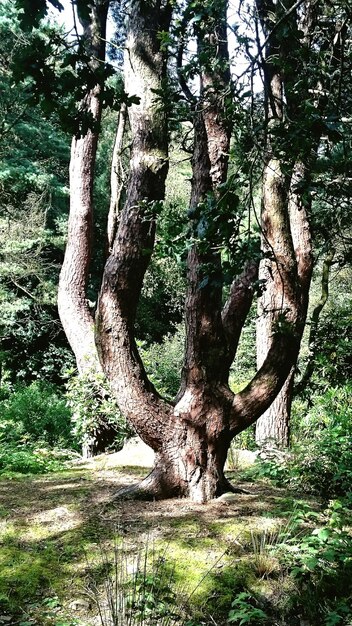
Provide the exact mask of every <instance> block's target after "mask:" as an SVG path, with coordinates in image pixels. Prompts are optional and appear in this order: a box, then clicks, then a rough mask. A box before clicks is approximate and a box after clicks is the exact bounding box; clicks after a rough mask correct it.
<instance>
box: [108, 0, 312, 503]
mask: <svg viewBox="0 0 352 626" xmlns="http://www.w3.org/2000/svg"><path fill="white" fill-rule="evenodd" d="M151 7H152V8H156V5H155V4H154V3H149V11H150V16H149V19H151V21H152V23H153V24H156V23H157V22H156V16H155V15H154V14H153V10H152V8H151ZM190 7H191V9H192V11H193V13H192V11H191V12H190V14H189V19H190V20H191V19H193V22H194V23H195V24H196V27H195V35H196V37H197V40H198V63H199V68H200V69H199V74H200V96H199V99H198V100H197V101H196V102H195V104H194V116H193V120H194V152H193V160H192V167H193V176H192V195H191V206H190V212H189V213H190V218H191V232H192V233H193V234H192V239H191V246H190V251H189V255H188V268H189V269H188V282H189V289H188V296H187V301H186V333H187V343H186V354H185V361H184V366H183V372H182V380H181V387H180V391H179V393H178V395H177V398H176V400H175V404H169V403H166V402H165V400H164V399H162V398H161V397H160V396H159V395H158V394H157V393H156V391H155V389H154V388H153V386H152V385H151V384H150V382H149V381H148V379H147V376H146V373H145V370H144V368H143V364H142V362H141V360H140V357H139V354H138V351H137V348H136V344H135V341H134V336H133V325H134V319H135V312H136V307H137V302H138V297H139V294H140V289H141V285H142V279H143V275H144V272H145V269H146V266H147V263H148V261H149V256H150V251H151V248H152V245H153V238H154V221H155V209H156V201H158V200H161V199H162V194H163V180H164V176H165V173H166V159H167V152H166V149H167V144H166V134H164V133H166V127H165V121H163V122H162V126H159V124H160V121H161V120H162V119H163V118H162V117H161V115H162V108H160V109H159V111H157V110H156V107H157V100H156V99H155V96H154V97H151V92H150V87H152V89H153V91H154V92H155V87H154V85H155V82H154V80H153V78H154V76H155V74H156V71H155V69H156V68H155V63H156V62H157V60H158V55H157V54H154V50H155V41H150V37H151V33H153V32H154V29H148V28H146V27H145V25H144V28H143V29H141V27H140V26H141V22H140V17H141V13H142V12H141V6H140V5H138V7H137V5H136V3H135V4H134V13H133V26H134V29H135V32H134V37H133V38H132V37H131V39H128V40H127V41H128V44H127V47H128V57H129V59H131V61H132V62H131V67H132V68H133V70H134V72H135V71H136V68H138V72H139V76H138V81H137V80H136V79H135V82H134V90H135V89H136V87H135V85H138V86H139V85H141V87H142V91H141V94H142V96H143V97H141V102H140V104H139V105H138V106H135V105H133V107H132V110H131V114H130V118H131V127H132V133H133V136H134V144H133V149H132V160H131V173H130V180H129V186H128V191H127V200H126V205H125V207H124V209H123V211H122V213H121V217H120V222H119V228H118V231H117V237H116V240H115V243H114V248H113V252H112V255H111V257H110V258H109V260H108V262H107V265H106V268H105V272H104V278H103V284H102V289H101V293H100V299H99V309H98V316H97V325H96V328H97V341H98V345H99V349H100V354H101V359H102V363H103V367H104V370H105V371H106V372H107V375H108V377H109V379H110V381H111V385H112V389H113V393H114V394H115V395H116V398H117V400H118V404H119V406H120V408H121V410H122V411H123V412H124V413H125V414H126V415H127V417H128V419H129V420H130V421H131V422H132V423H133V425H134V427H135V428H136V430H137V432H139V434H140V435H141V437H142V438H143V439H144V440H145V441H146V442H147V443H148V444H149V445H151V446H152V447H153V449H154V450H155V452H156V463H155V468H154V470H153V472H152V473H151V475H150V476H149V477H148V478H147V479H146V480H145V481H144V482H143V483H142V484H141V485H140V487H139V491H140V492H143V493H144V494H149V495H151V496H153V497H158V496H161V495H170V494H173V495H175V494H187V495H190V496H191V497H192V498H193V499H194V500H198V501H206V500H208V499H209V498H212V497H214V496H215V495H219V494H220V493H222V492H223V491H226V490H229V489H231V485H230V484H229V483H228V481H227V479H226V478H225V476H224V471H223V469H224V463H225V460H226V455H227V451H228V448H229V445H230V442H231V440H232V438H233V437H234V436H235V435H236V434H237V433H239V432H241V431H242V430H244V429H245V428H247V427H248V426H249V425H250V424H252V423H253V422H254V421H255V420H256V419H257V418H258V417H259V415H260V414H261V412H262V411H263V410H264V409H265V408H267V406H268V405H269V404H270V401H271V400H272V399H273V398H274V397H275V395H276V394H277V392H278V390H279V389H280V387H281V385H282V383H283V382H284V380H285V378H286V376H287V374H288V372H289V370H290V367H291V365H292V363H293V362H294V361H295V358H296V356H297V352H298V348H299V342H300V336H301V332H302V329H303V325H304V320H305V313H306V298H303V297H302V292H303V290H304V284H303V282H304V281H303V279H301V276H300V275H299V272H298V264H297V260H296V256H295V250H294V247H293V244H292V238H291V237H292V236H291V231H290V226H291V224H290V221H289V219H288V212H287V208H288V207H287V198H286V197H285V198H284V199H282V198H281V196H280V193H281V192H282V190H281V188H280V186H279V185H276V179H275V177H273V176H271V172H272V170H271V167H272V166H273V165H275V167H276V161H275V160H274V159H273V158H271V157H270V167H269V164H268V166H267V168H266V178H267V179H266V189H268V190H269V191H268V193H269V194H270V193H272V194H273V196H274V197H275V202H274V203H271V204H270V205H269V204H268V205H267V224H268V228H267V233H266V237H267V241H268V243H269V245H270V249H271V250H272V251H273V254H274V255H275V257H276V258H278V259H279V262H280V265H281V266H282V267H283V268H285V269H284V272H283V278H282V280H283V282H284V287H285V298H286V304H287V310H286V311H285V319H284V320H283V319H281V318H280V315H279V314H277V319H278V331H277V333H276V335H275V338H274V341H273V343H272V345H271V347H270V350H269V353H268V355H267V358H266V359H265V361H264V363H263V365H262V367H261V368H260V370H259V372H258V373H257V375H256V376H255V378H254V379H253V381H252V382H251V383H250V385H248V386H247V387H246V389H244V390H243V391H242V392H241V393H239V394H236V395H234V394H233V393H232V392H231V391H230V389H229V387H228V375H229V369H230V366H231V363H232V361H233V358H234V355H235V352H236V347H237V343H238V339H239V335H240V332H241V328H242V325H243V322H244V319H245V317H246V314H247V312H248V309H249V306H250V303H251V300H252V296H253V288H252V286H253V282H254V281H255V280H256V273H257V268H256V261H255V260H251V261H250V262H249V263H248V264H247V266H246V267H245V269H244V271H243V273H242V275H240V276H238V277H236V278H235V279H234V281H233V284H232V286H231V289H230V295H229V299H228V301H227V302H226V304H225V307H224V308H222V292H223V277H222V267H221V255H220V254H219V233H218V232H217V226H216V220H217V217H218V215H219V212H220V211H221V210H223V211H224V216H226V210H225V209H224V207H225V205H226V202H227V199H228V197H230V194H229V193H228V190H226V188H225V189H224V187H223V185H224V181H225V180H226V176H227V163H228V153H229V138H230V130H231V123H230V121H229V120H228V118H227V111H226V107H224V106H223V103H224V101H225V100H226V96H229V95H230V98H231V92H229V82H230V79H229V61H228V52H227V43H226V3H225V2H217V3H214V2H211V1H209V2H207V3H206V4H205V5H204V3H202V4H201V3H199V4H198V3H196V4H195V3H191V4H190ZM144 10H146V7H144ZM158 10H159V11H158V12H159V14H160V7H158ZM143 18H144V19H146V18H145V14H144V15H143ZM135 44H138V45H136V46H135ZM146 49H148V51H149V54H148V70H149V72H150V70H151V69H154V68H155V69H154V73H153V74H152V75H150V74H147V71H146V69H144V66H143V65H142V62H141V59H139V58H138V60H137V59H135V57H134V55H135V54H136V52H140V51H141V50H146ZM145 76H148V78H149V81H148V85H147V84H146V82H145ZM127 81H129V78H127ZM127 84H129V82H127ZM138 95H139V94H138ZM148 103H151V106H152V107H153V115H151V113H150V109H147V110H146V111H144V112H143V109H142V107H146V106H147V105H148ZM159 106H160V105H159ZM146 121H147V124H146ZM134 123H136V126H137V127H134ZM156 125H158V126H156ZM154 129H155V130H154ZM153 131H154V132H155V135H154V134H153ZM162 131H163V132H162ZM156 137H157V138H158V139H159V140H160V138H161V137H165V140H164V141H165V143H164V144H160V143H158V144H157V143H156ZM161 148H162V149H161ZM279 165H280V164H279V163H277V166H278V167H279ZM160 177H162V178H160ZM270 184H271V187H270ZM269 209H270V210H269ZM227 210H229V211H231V210H233V207H231V206H230V207H227ZM214 221H215V228H214ZM269 224H270V227H269ZM305 295H306V294H305Z"/></svg>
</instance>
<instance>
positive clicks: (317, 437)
mask: <svg viewBox="0 0 352 626" xmlns="http://www.w3.org/2000/svg"><path fill="white" fill-rule="evenodd" d="M351 393H352V387H351V384H350V383H347V384H346V385H344V386H343V387H336V388H332V389H329V390H328V391H326V392H325V393H324V394H322V395H317V396H315V398H314V404H313V406H312V407H311V409H310V410H308V411H307V412H306V414H305V416H304V417H301V419H300V423H299V425H297V426H296V428H297V431H296V433H295V440H296V443H295V445H294V446H293V448H292V451H291V452H290V454H288V455H284V454H283V455H280V457H279V458H272V459H270V458H266V459H262V458H260V457H258V458H257V461H256V464H255V466H254V468H252V469H251V470H250V472H251V473H252V475H255V476H257V477H262V478H268V479H270V480H272V481H273V482H274V483H275V484H278V485H282V484H286V485H291V486H292V487H294V488H295V489H297V490H301V489H304V490H305V491H307V492H312V493H317V494H319V495H320V496H322V497H323V498H324V499H329V498H332V497H334V496H336V495H339V496H341V495H345V494H348V493H349V492H350V491H351V479H352V412H351V402H350V398H351ZM299 406H300V410H304V409H306V405H304V404H303V405H302V404H300V405H299ZM296 420H297V418H296Z"/></svg>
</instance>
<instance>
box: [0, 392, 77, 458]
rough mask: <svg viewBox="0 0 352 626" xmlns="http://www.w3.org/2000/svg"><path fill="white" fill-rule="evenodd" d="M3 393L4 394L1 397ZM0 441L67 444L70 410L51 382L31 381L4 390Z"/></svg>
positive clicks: (71, 440) (70, 440)
mask: <svg viewBox="0 0 352 626" xmlns="http://www.w3.org/2000/svg"><path fill="white" fill-rule="evenodd" d="M4 396H5V397H4ZM6 396H7V397H6ZM0 411H1V418H0V443H2V445H6V444H10V445H16V444H20V445H24V444H27V443H30V444H34V443H41V444H43V445H46V446H50V447H54V446H58V445H60V446H63V447H70V446H72V445H74V443H75V441H74V438H73V435H72V432H71V430H72V424H71V413H70V410H69V408H68V407H67V405H66V402H65V399H64V398H63V397H62V395H61V394H60V392H59V391H58V389H57V388H56V387H54V385H51V384H49V383H45V382H34V383H31V385H29V386H28V387H25V386H24V385H17V386H15V387H14V389H8V391H7V393H6V392H4V391H3V396H2V399H1V401H0Z"/></svg>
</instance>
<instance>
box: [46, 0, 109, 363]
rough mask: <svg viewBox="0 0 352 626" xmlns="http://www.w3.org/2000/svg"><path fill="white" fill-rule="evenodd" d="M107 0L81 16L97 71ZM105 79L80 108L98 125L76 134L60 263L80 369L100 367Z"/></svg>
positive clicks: (64, 317) (64, 315) (64, 306)
mask: <svg viewBox="0 0 352 626" xmlns="http://www.w3.org/2000/svg"><path fill="white" fill-rule="evenodd" d="M108 5H109V2H108V0H95V2H94V3H92V5H91V8H90V13H89V19H87V16H85V19H84V20H82V26H83V28H84V33H83V39H84V42H85V45H86V48H87V52H88V53H89V54H90V55H91V62H90V69H91V71H92V72H94V71H95V70H96V69H97V67H98V66H99V64H100V62H101V61H103V60H104V58H105V37H106V19H107V12H108ZM100 93H101V84H100V82H99V81H98V79H97V83H96V85H95V86H94V87H93V88H92V89H90V90H89V91H88V92H87V94H86V96H85V98H84V100H83V102H82V110H83V111H84V112H85V113H87V114H90V115H91V116H92V121H93V124H94V126H93V127H92V128H90V129H89V130H88V131H87V132H86V134H85V135H82V136H80V137H73V139H72V145H71V160H70V214H69V222H68V233H67V244H66V250H65V257H64V262H63V265H62V269H61V273H60V280H59V292H58V309H59V315H60V319H61V322H62V325H63V327H64V330H65V333H66V336H67V339H68V341H69V343H70V346H71V348H72V350H73V352H74V354H75V357H76V361H77V367H78V371H79V373H81V374H82V373H84V372H87V371H88V370H92V371H94V372H95V371H99V372H101V368H100V364H99V359H98V355H97V351H96V347H95V340H94V319H93V316H92V313H91V310H90V308H89V303H88V300H87V294H86V288H87V281H88V274H89V265H90V260H91V248H92V225H93V205H92V196H93V177H94V167H95V158H96V150H97V143H98V132H99V131H98V125H99V123H100V117H101V99H100Z"/></svg>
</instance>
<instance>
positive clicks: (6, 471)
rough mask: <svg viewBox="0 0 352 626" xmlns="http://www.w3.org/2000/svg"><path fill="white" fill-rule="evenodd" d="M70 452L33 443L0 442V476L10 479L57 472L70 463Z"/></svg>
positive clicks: (71, 454) (71, 456)
mask: <svg viewBox="0 0 352 626" xmlns="http://www.w3.org/2000/svg"><path fill="white" fill-rule="evenodd" d="M72 458H73V453H72V450H63V449H62V448H61V447H60V448H48V447H44V446H40V447H38V445H35V444H33V443H29V444H28V443H26V444H18V443H16V444H11V443H6V444H4V442H3V441H0V475H1V476H2V477H6V478H11V477H12V476H15V475H16V474H48V473H50V472H57V471H60V470H62V469H64V468H65V467H66V466H67V461H72Z"/></svg>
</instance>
